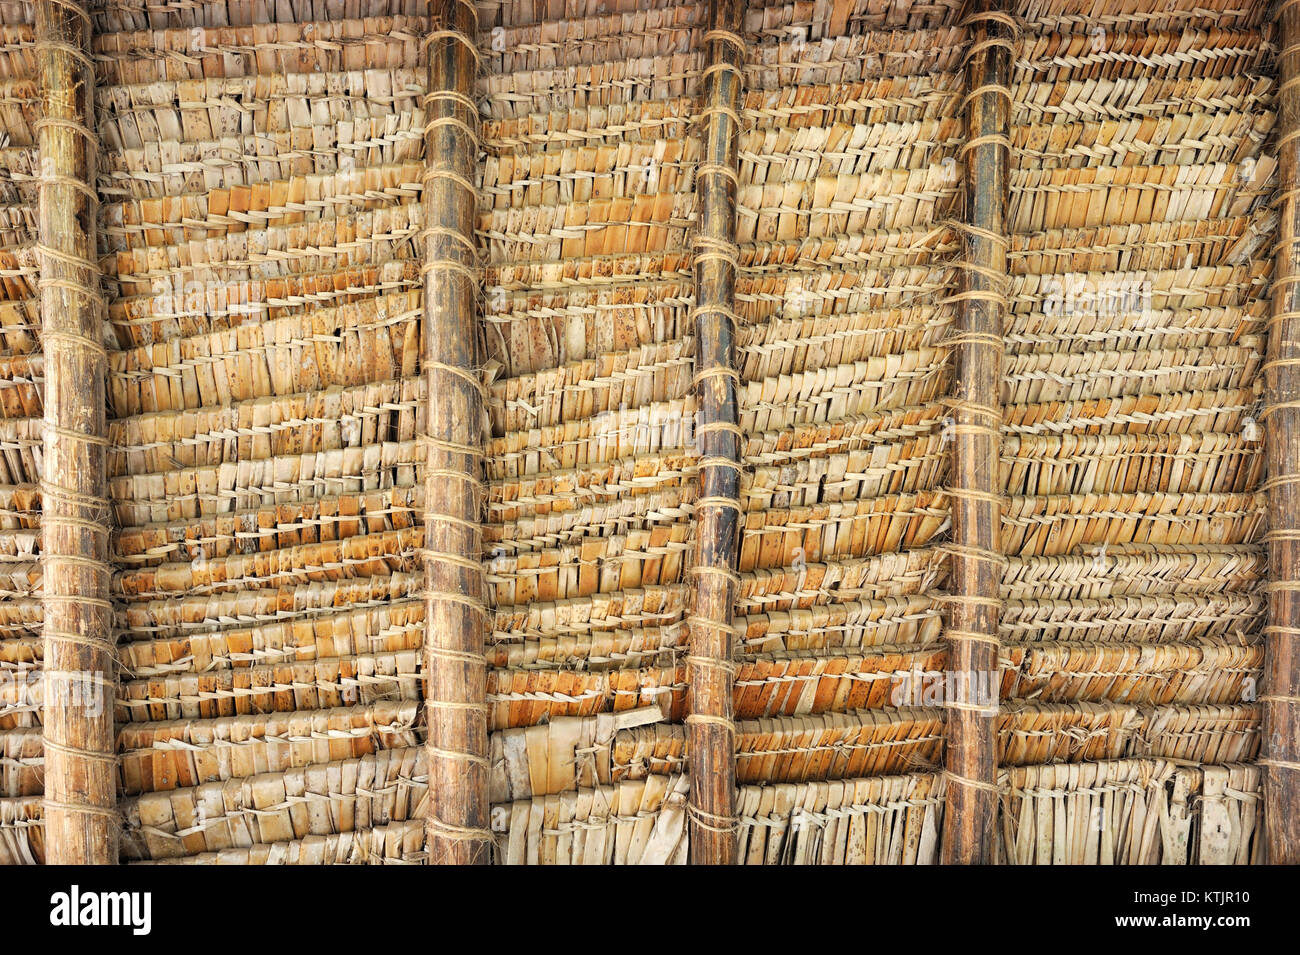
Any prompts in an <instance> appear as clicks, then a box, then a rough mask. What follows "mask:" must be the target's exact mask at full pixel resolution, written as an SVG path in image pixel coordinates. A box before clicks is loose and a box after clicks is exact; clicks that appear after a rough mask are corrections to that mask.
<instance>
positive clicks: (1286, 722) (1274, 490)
mask: <svg viewBox="0 0 1300 955" xmlns="http://www.w3.org/2000/svg"><path fill="white" fill-rule="evenodd" d="M1278 15H1279V18H1280V20H1281V39H1282V52H1281V54H1280V55H1279V56H1278V82H1279V93H1278V137H1279V138H1278V190H1279V196H1280V199H1279V203H1280V208H1279V210H1278V211H1279V218H1278V243H1277V250H1276V257H1275V261H1274V271H1275V275H1274V279H1273V316H1272V323H1271V327H1270V330H1269V336H1268V361H1267V362H1266V364H1265V365H1264V373H1265V375H1264V377H1265V386H1266V394H1267V399H1266V400H1267V402H1268V404H1267V407H1266V408H1265V409H1264V412H1263V415H1264V439H1265V447H1266V449H1267V450H1266V454H1267V457H1268V475H1269V476H1268V482H1267V485H1266V486H1267V488H1268V510H1269V528H1270V529H1269V532H1268V535H1267V540H1268V566H1269V577H1270V581H1269V598H1268V617H1269V619H1268V628H1267V629H1266V631H1265V644H1264V686H1263V689H1264V693H1263V695H1262V696H1261V698H1260V699H1261V702H1262V704H1263V707H1262V708H1263V722H1264V727H1263V729H1264V738H1263V745H1262V750H1263V752H1262V754H1261V760H1260V762H1261V763H1263V764H1264V767H1265V772H1264V838H1265V843H1266V858H1267V861H1268V862H1270V863H1274V864H1282V865H1296V864H1300V202H1298V201H1297V195H1296V190H1297V188H1300V141H1298V140H1297V137H1300V90H1297V89H1296V84H1297V83H1300V5H1298V4H1297V2H1296V0H1289V2H1286V3H1284V4H1283V5H1282V6H1281V7H1280V8H1279V12H1278Z"/></svg>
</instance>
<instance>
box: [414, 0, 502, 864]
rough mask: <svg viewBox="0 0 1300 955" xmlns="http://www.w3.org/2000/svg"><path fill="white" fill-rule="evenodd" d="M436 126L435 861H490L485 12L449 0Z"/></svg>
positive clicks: (444, 5) (430, 321) (427, 549)
mask: <svg viewBox="0 0 1300 955" xmlns="http://www.w3.org/2000/svg"><path fill="white" fill-rule="evenodd" d="M430 13H431V15H432V22H431V24H430V33H429V36H428V37H427V43H428V70H429V72H428V77H429V84H428V90H429V92H428V95H427V97H426V101H425V102H426V106H425V116H426V118H427V122H428V125H427V126H426V127H425V132H424V150H425V164H426V166H425V171H424V194H423V200H422V201H423V203H424V216H425V223H426V229H425V232H424V235H423V241H424V265H423V271H424V356H425V360H424V369H423V373H424V376H425V380H426V386H427V389H428V391H427V395H428V398H427V406H426V414H427V419H426V420H427V421H428V426H427V431H428V434H427V436H426V438H425V441H426V443H427V455H426V458H425V461H426V465H427V466H426V468H425V474H424V479H425V494H424V500H425V505H424V506H425V511H424V540H425V546H424V551H423V553H422V557H423V560H424V583H425V617H424V619H425V632H424V656H425V659H424V668H425V672H426V674H427V675H428V676H427V684H426V693H425V705H426V707H427V717H428V728H429V735H428V742H427V744H426V745H427V756H428V765H429V804H428V805H429V814H428V818H427V820H426V837H427V843H428V851H429V861H430V862H431V863H434V864H449V865H467V864H486V863H487V862H489V861H490V859H491V850H492V833H491V829H490V826H489V806H488V706H487V657H486V656H485V654H484V641H485V639H486V636H487V632H488V626H489V623H490V620H489V617H490V611H489V610H488V593H487V575H486V573H485V571H484V568H483V563H482V560H481V556H482V551H483V523H482V508H483V502H484V500H485V497H486V490H485V486H484V484H483V466H484V460H483V458H484V453H485V448H486V432H485V430H484V429H485V421H486V415H485V412H484V386H483V383H482V378H481V377H480V371H479V369H480V367H481V365H482V361H481V356H480V336H479V327H478V322H479V317H478V286H479V259H478V249H477V247H476V245H475V238H474V227H475V216H476V208H477V200H478V192H477V186H476V184H475V181H474V180H475V165H476V163H477V158H478V107H477V105H476V102H475V100H474V89H475V77H476V74H477V66H478V50H477V48H476V46H475V36H476V35H477V32H478V22H477V20H478V16H477V13H476V12H475V9H474V7H473V6H472V5H471V4H470V3H468V2H466V0H435V2H434V3H432V4H431V9H430Z"/></svg>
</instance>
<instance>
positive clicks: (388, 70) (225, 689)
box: [25, 0, 428, 862]
mask: <svg viewBox="0 0 1300 955" xmlns="http://www.w3.org/2000/svg"><path fill="white" fill-rule="evenodd" d="M426 16H427V8H426V7H425V5H423V4H415V3H413V2H386V0H379V2H374V3H364V4H363V3H360V2H356V0H347V2H345V3H343V4H336V5H333V6H328V7H327V5H325V4H321V3H307V4H303V5H298V6H295V8H294V10H293V11H288V10H282V9H276V10H271V9H269V8H266V7H264V6H259V5H248V4H242V3H225V2H203V3H198V4H192V5H186V6H184V7H177V8H168V9H166V10H163V9H161V8H158V9H155V10H150V11H145V10H144V8H141V7H132V6H129V5H125V4H110V5H107V6H104V7H102V8H99V9H97V11H96V20H97V36H96V39H95V52H96V54H97V70H98V77H97V78H98V90H97V106H98V117H99V129H98V130H97V132H98V133H99V136H100V140H101V143H102V157H103V161H102V162H101V164H100V169H99V172H100V179H99V183H98V187H99V192H100V195H101V197H102V199H103V211H104V220H105V221H104V229H103V230H102V234H103V240H102V247H101V253H102V255H103V259H102V262H103V265H104V269H105V272H106V275H107V277H108V280H109V281H108V287H109V290H110V309H109V321H110V323H111V326H112V329H113V332H114V335H115V344H116V350H114V351H113V352H112V355H111V358H110V380H109V388H108V392H109V401H110V418H111V423H110V439H111V441H112V445H113V446H112V448H111V449H110V454H109V464H108V468H109V481H110V488H111V491H112V494H113V498H114V511H115V516H116V520H117V524H118V532H117V533H116V535H115V541H114V543H115V559H116V561H117V563H118V566H119V568H120V569H121V573H120V574H119V575H118V579H117V581H116V583H115V591H114V592H115V596H116V597H117V599H118V601H119V605H118V612H117V626H118V628H119V632H120V634H121V636H120V640H121V643H122V646H123V653H124V662H125V669H124V672H123V680H122V686H121V690H120V699H119V702H118V707H117V720H118V723H119V727H120V730H121V733H120V737H119V749H120V751H121V752H120V757H121V777H122V778H121V783H122V790H123V793H124V794H125V795H127V796H129V797H132V798H133V799H135V800H136V801H135V802H133V803H131V805H132V806H138V805H143V806H146V807H148V806H151V805H153V804H154V803H153V802H152V801H151V800H153V799H155V798H158V799H162V798H163V797H154V796H152V793H153V792H155V791H157V792H160V793H164V792H165V793H189V792H195V791H197V790H195V789H194V787H199V788H200V789H202V787H203V786H212V785H214V784H215V785H218V786H220V785H234V786H239V785H243V783H241V782H239V781H241V780H245V781H246V780H256V781H257V783H256V788H257V789H258V791H259V792H261V791H263V790H264V789H265V787H266V786H267V785H271V786H272V788H274V787H275V785H276V784H277V783H276V782H275V781H276V780H278V785H279V786H280V788H282V789H284V787H285V784H286V782H287V783H289V784H290V788H289V789H285V792H286V793H291V792H292V784H293V780H294V779H298V780H306V779H308V778H310V779H311V780H312V783H311V785H313V786H314V785H316V784H315V780H316V779H317V778H321V777H319V774H320V773H327V770H326V769H325V767H337V766H340V765H344V764H349V763H351V764H358V765H359V764H360V763H359V762H358V761H365V760H370V763H367V764H365V765H375V764H377V763H382V764H383V765H385V766H387V765H388V764H387V763H385V762H384V760H386V759H387V758H388V757H387V755H386V754H389V753H392V752H399V751H401V752H405V751H408V750H410V749H411V748H412V747H414V746H415V745H416V744H417V743H418V742H419V736H418V734H417V733H416V731H415V728H414V726H415V714H416V712H417V711H418V706H419V701H420V695H421V692H420V685H419V679H420V674H419V665H418V663H419V657H420V638H421V637H420V635H421V630H422V627H423V612H422V608H419V607H418V606H416V604H417V603H418V592H417V588H416V586H415V584H414V581H413V579H412V576H411V575H412V573H413V571H414V569H415V568H414V555H415V551H416V548H417V547H418V546H419V543H420V539H421V536H422V530H421V528H420V527H419V526H418V525H419V515H420V512H421V508H422V506H423V500H422V497H423V495H422V488H421V482H420V481H419V479H418V475H417V463H418V461H419V459H420V455H419V454H418V453H417V450H416V440H417V437H418V435H419V433H420V428H421V427H422V422H420V421H417V415H418V412H419V408H420V406H421V404H422V403H423V401H424V396H423V394H421V390H420V388H419V384H418V375H419V371H420V369H419V365H418V359H419V352H418V349H419V340H418V322H419V317H420V304H421V302H420V294H419V281H420V275H419V256H418V253H417V251H416V248H415V244H414V240H415V238H416V235H417V233H418V231H419V230H420V229H421V228H422V227H423V217H422V214H421V211H420V207H419V196H420V192H421V188H420V173H421V171H422V169H423V156H422V150H423V145H422V133H423V125H424V114H423V107H422V103H421V97H422V93H423V83H424V70H423V68H422V66H421V63H420V58H421V55H422V53H421V50H422V47H421V43H420V40H421V38H422V37H423V36H424V35H425V34H426V33H427V32H428V22H427V19H426ZM36 411H38V409H36ZM32 414H33V411H29V412H27V414H26V415H25V416H31V415H32ZM294 774H297V775H296V776H295V775H294ZM268 780H271V782H270V783H268ZM248 785H249V786H253V785H254V784H253V783H251V782H250V783H248ZM302 785H304V786H308V784H307V783H305V782H303V783H302ZM308 788H310V786H308ZM315 791H318V792H321V793H331V792H336V791H341V790H336V789H333V788H330V786H329V785H326V786H325V788H323V789H322V788H319V787H318V789H317V790H315ZM205 792H206V790H205ZM178 798H179V797H178ZM259 798H260V796H259ZM286 798H289V796H287V795H286ZM375 798H376V799H377V800H378V799H379V797H375ZM164 801H166V800H165V799H164ZM381 801H382V800H381ZM177 805H180V803H177ZM232 805H233V803H232ZM250 805H251V803H250ZM295 805H297V804H296V803H295ZM408 809H409V813H408V812H406V811H405V810H403V811H402V812H401V813H399V812H398V811H397V810H396V809H395V808H391V807H388V806H387V804H385V805H384V806H380V807H379V808H377V809H376V813H377V815H376V817H375V818H373V819H372V818H371V817H369V816H366V815H364V814H363V815H362V816H359V817H355V818H352V819H351V821H350V823H349V825H348V826H347V827H346V833H345V832H344V831H343V830H339V831H338V832H335V831H330V832H329V833H328V835H329V837H330V838H328V839H326V840H324V841H319V840H317V841H314V842H313V841H310V839H311V837H312V836H313V834H314V833H315V832H316V831H317V830H300V829H295V828H294V827H293V826H292V825H290V826H288V827H287V828H275V827H274V825H273V824H272V822H271V818H270V817H269V816H267V817H262V821H263V822H264V823H265V829H264V830H263V829H257V826H256V825H254V828H255V829H257V834H256V837H247V836H240V837H239V840H238V841H237V842H231V841H229V840H227V841H224V842H223V841H221V837H220V836H219V835H218V834H217V831H216V830H217V828H220V826H218V827H214V828H213V829H212V830H211V831H208V830H205V829H202V828H200V829H199V830H198V831H197V832H195V833H190V834H188V835H187V836H186V837H184V838H181V839H179V840H178V839H176V838H175V837H167V838H164V837H163V836H160V835H158V834H157V833H155V832H153V831H152V830H153V829H158V830H159V831H164V830H166V831H168V832H174V831H176V828H177V826H178V825H180V828H184V827H187V826H190V827H192V825H193V820H192V819H190V820H186V821H185V822H184V823H183V824H176V823H175V821H174V820H173V822H171V823H162V822H161V821H160V820H154V822H158V825H154V822H147V823H145V824H143V826H144V827H143V828H140V829H139V830H138V831H135V829H133V830H132V834H131V835H130V838H131V848H130V849H128V850H127V855H128V856H129V857H140V856H142V855H145V854H152V855H160V856H163V855H185V854H201V853H206V852H216V851H218V850H224V849H227V848H230V847H233V846H236V845H238V847H239V848H241V849H246V850H248V851H247V853H246V855H245V858H246V859H247V860H251V861H284V860H287V859H290V858H292V859H293V860H294V861H302V862H306V861H344V860H350V861H365V860H373V861H382V860H384V859H401V858H409V857H411V856H412V854H416V855H418V853H419V851H420V848H421V840H420V838H419V836H418V834H416V835H415V836H414V837H413V838H412V837H410V834H408V833H404V832H401V831H399V830H397V829H392V828H391V827H390V826H389V823H390V822H391V821H393V820H401V819H407V818H411V819H415V818H417V817H418V812H417V811H416V809H415V807H414V806H411V807H408ZM295 812H297V810H295ZM151 818H152V817H151ZM239 820H240V821H238V822H236V821H235V820H234V817H232V819H231V820H228V821H227V822H226V823H222V824H221V826H224V828H222V829H221V831H222V832H226V831H233V830H234V829H238V828H239V826H240V825H244V826H245V827H247V825H248V824H249V822H248V820H247V819H244V817H239ZM167 826H171V827H172V828H171V829H167ZM241 831H242V830H241ZM209 837H211V839H212V840H213V841H208V840H209ZM148 839H155V840H157V839H163V840H164V842H163V848H161V849H156V847H155V848H151V849H148V851H147V853H146V850H145V849H144V848H142V847H143V846H147V845H149V843H148V841H147V840H148ZM268 843H276V844H277V845H281V847H280V848H276V849H272V850H268V853H267V854H263V853H262V852H261V850H259V849H257V848H256V846H257V845H258V844H268ZM290 844H291V845H292V848H287V847H286V846H287V845H290ZM155 849H156V851H155ZM222 861H227V859H226V858H225V857H223V859H222Z"/></svg>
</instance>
